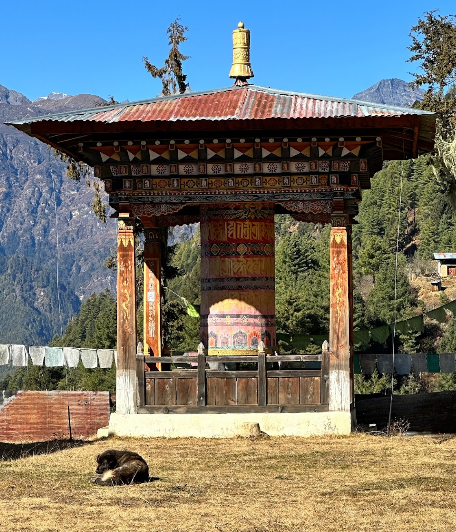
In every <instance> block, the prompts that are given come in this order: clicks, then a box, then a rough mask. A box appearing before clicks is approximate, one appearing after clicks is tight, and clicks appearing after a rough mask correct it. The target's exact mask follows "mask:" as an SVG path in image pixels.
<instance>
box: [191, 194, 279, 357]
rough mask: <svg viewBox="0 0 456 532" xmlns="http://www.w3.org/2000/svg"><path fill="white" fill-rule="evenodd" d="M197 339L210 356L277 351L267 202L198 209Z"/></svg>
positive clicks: (271, 228) (270, 216) (271, 212)
mask: <svg viewBox="0 0 456 532" xmlns="http://www.w3.org/2000/svg"><path fill="white" fill-rule="evenodd" d="M201 341H202V342H203V344H204V346H205V347H206V348H207V350H208V354H209V355H243V354H257V353H258V343H259V342H260V341H263V342H264V344H265V347H266V349H267V350H268V351H272V350H274V349H275V347H276V326H275V262H274V210H273V206H272V205H271V204H262V203H240V204H216V205H210V206H203V207H201Z"/></svg>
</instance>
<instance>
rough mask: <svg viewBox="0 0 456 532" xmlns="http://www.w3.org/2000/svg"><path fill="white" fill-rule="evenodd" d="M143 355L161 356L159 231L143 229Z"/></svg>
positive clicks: (157, 229) (156, 229)
mask: <svg viewBox="0 0 456 532" xmlns="http://www.w3.org/2000/svg"><path fill="white" fill-rule="evenodd" d="M144 236H145V242H144V355H145V356H156V357H160V356H162V346H161V289H160V279H161V238H160V236H161V231H160V229H159V228H156V227H154V228H145V230H144Z"/></svg>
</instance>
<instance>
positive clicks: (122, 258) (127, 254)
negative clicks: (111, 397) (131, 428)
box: [116, 216, 137, 414]
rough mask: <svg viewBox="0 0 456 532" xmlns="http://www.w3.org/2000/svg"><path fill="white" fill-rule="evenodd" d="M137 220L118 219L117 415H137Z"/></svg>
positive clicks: (124, 217)
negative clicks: (135, 235) (135, 233)
mask: <svg viewBox="0 0 456 532" xmlns="http://www.w3.org/2000/svg"><path fill="white" fill-rule="evenodd" d="M134 227H135V220H134V219H133V218H129V217H127V216H123V217H121V218H119V221H118V232H117V373H116V412H117V413H118V414H135V413H136V386H137V383H136V293H135V292H136V263H135V238H134Z"/></svg>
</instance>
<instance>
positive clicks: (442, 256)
mask: <svg viewBox="0 0 456 532" xmlns="http://www.w3.org/2000/svg"><path fill="white" fill-rule="evenodd" d="M434 259H436V260H442V259H452V260H454V259H456V253H434Z"/></svg>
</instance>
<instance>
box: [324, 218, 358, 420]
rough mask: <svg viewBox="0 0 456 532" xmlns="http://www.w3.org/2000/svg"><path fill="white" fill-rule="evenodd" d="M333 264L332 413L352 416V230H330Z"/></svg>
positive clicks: (331, 322) (331, 292)
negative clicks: (349, 413) (344, 412)
mask: <svg viewBox="0 0 456 532" xmlns="http://www.w3.org/2000/svg"><path fill="white" fill-rule="evenodd" d="M336 223H339V224H340V223H341V217H337V218H336ZM330 262H331V265H330V312H329V351H330V357H329V409H330V410H334V411H348V412H349V411H350V408H351V405H352V404H353V298H352V292H353V289H352V257H351V226H348V225H347V226H345V227H341V226H334V227H333V228H332V229H331V239H330Z"/></svg>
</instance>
